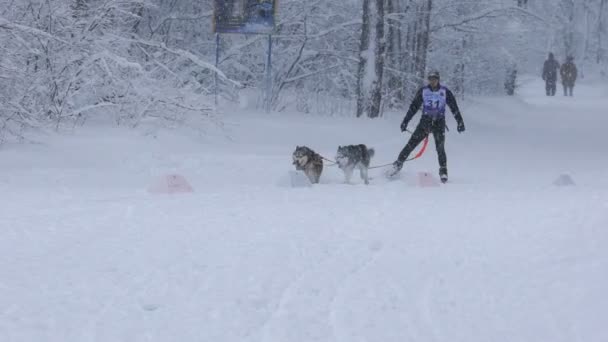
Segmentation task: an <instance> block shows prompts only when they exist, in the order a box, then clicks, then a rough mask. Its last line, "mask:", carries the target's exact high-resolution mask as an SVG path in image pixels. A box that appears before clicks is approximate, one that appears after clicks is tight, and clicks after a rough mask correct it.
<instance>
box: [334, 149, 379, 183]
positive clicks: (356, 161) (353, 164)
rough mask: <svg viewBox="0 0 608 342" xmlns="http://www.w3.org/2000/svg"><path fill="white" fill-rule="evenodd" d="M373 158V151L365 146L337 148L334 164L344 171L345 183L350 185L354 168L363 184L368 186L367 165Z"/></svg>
mask: <svg viewBox="0 0 608 342" xmlns="http://www.w3.org/2000/svg"><path fill="white" fill-rule="evenodd" d="M373 156H374V149H373V148H367V146H365V145H363V144H360V145H348V146H339V147H338V153H337V154H336V162H337V163H338V167H340V169H342V171H344V178H346V183H350V179H351V177H352V175H353V171H354V170H355V168H358V169H359V172H360V174H361V179H363V181H364V182H365V184H369V177H368V176H367V169H368V168H369V163H370V160H371V159H372V157H373Z"/></svg>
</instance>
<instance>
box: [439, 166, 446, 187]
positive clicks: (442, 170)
mask: <svg viewBox="0 0 608 342" xmlns="http://www.w3.org/2000/svg"><path fill="white" fill-rule="evenodd" d="M439 179H441V183H447V181H448V168H447V167H445V166H442V167H440V168H439Z"/></svg>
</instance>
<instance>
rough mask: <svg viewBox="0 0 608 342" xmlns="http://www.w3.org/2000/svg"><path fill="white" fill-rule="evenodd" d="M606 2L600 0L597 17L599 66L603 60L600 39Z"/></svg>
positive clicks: (602, 31)
mask: <svg viewBox="0 0 608 342" xmlns="http://www.w3.org/2000/svg"><path fill="white" fill-rule="evenodd" d="M605 5H606V0H601V2H600V10H599V15H598V28H597V63H598V64H600V63H602V61H603V60H604V50H603V47H602V38H603V33H604V6H605Z"/></svg>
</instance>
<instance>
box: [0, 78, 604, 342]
mask: <svg viewBox="0 0 608 342" xmlns="http://www.w3.org/2000/svg"><path fill="white" fill-rule="evenodd" d="M587 82H588V83H585V81H584V80H583V81H581V84H580V85H579V86H578V87H577V88H575V97H574V98H564V97H562V96H556V97H554V98H547V97H545V96H544V95H542V94H543V92H544V88H543V84H542V81H540V80H533V81H529V82H526V83H525V85H524V87H523V89H522V90H521V93H520V95H518V96H516V97H514V98H504V97H496V98H477V99H471V98H468V99H466V100H465V101H464V102H462V103H461V107H462V110H463V116H464V119H465V122H466V125H467V131H466V132H465V134H458V133H456V129H455V128H456V125H455V122H454V120H453V119H452V118H450V119H449V120H448V123H449V126H450V128H451V129H452V130H451V132H450V133H448V135H447V143H446V144H447V145H446V147H447V152H448V166H449V172H450V182H449V183H448V184H446V185H442V186H440V187H430V188H424V187H419V186H417V185H416V175H417V173H418V172H421V171H429V172H431V173H432V174H433V175H435V174H436V173H437V169H438V167H437V161H436V154H435V151H434V145H433V142H432V141H431V144H430V145H429V149H428V151H427V153H426V154H425V155H424V156H423V157H422V158H421V159H419V160H416V161H413V162H410V163H407V164H406V165H405V167H404V172H403V173H402V177H401V179H399V180H395V181H387V180H385V179H383V178H382V175H381V172H382V171H381V170H380V169H375V170H372V171H370V174H371V176H372V177H373V179H372V180H371V184H370V185H369V186H365V185H363V184H362V183H361V181H360V179H358V178H356V177H353V179H354V183H355V184H352V185H347V184H344V183H343V176H342V174H341V173H340V171H339V170H338V169H336V168H326V169H325V172H324V174H323V176H322V177H321V183H322V184H318V185H315V186H313V187H312V188H289V187H286V186H282V185H281V184H282V183H281V179H283V178H285V177H286V175H287V172H288V171H289V170H292V169H293V167H292V165H291V153H292V151H293V150H294V148H295V146H296V145H307V146H309V147H311V148H313V149H314V150H316V151H317V152H319V153H321V154H322V155H324V156H326V157H329V158H333V156H334V155H335V152H336V149H337V147H338V145H345V144H358V143H365V144H368V145H369V146H371V147H374V148H375V149H376V156H375V157H374V158H373V159H372V164H373V165H379V164H385V163H389V162H392V161H393V160H394V159H395V158H396V156H397V154H398V152H399V150H400V149H401V148H402V147H403V145H404V144H405V141H406V139H407V138H408V135H407V134H401V133H400V131H399V122H400V120H401V118H402V117H403V115H404V113H391V115H387V117H385V118H383V119H380V120H367V119H362V120H357V119H353V118H339V117H335V118H327V117H321V116H315V115H309V116H305V115H299V114H271V115H265V114H261V113H244V112H243V111H242V110H240V111H235V112H234V113H233V112H230V111H228V112H227V113H225V122H226V133H227V134H228V135H229V136H230V137H232V140H228V139H225V138H223V137H222V136H221V135H220V134H217V131H213V132H211V133H210V134H209V135H208V136H207V137H200V136H197V135H196V134H192V133H191V131H190V130H186V129H183V130H177V131H175V130H174V131H160V132H158V134H156V135H154V136H152V135H149V134H148V135H146V134H144V132H143V131H142V130H128V129H123V128H113V127H110V126H104V125H101V124H91V125H89V126H85V127H84V128H81V129H77V130H76V131H74V132H72V133H70V134H61V135H55V136H45V137H40V138H39V141H40V142H41V143H39V144H24V145H4V146H2V147H0V194H1V197H0V341H3V342H13V341H14V342H17V341H18V342H21V341H28V342H41V341H45V342H85V341H103V342H110V341H112V342H114V341H125V342H136V341H168V342H169V341H171V342H173V341H175V342H177V341H179V342H190V341H193V342H194V341H204V342H233V341H234V342H237V341H238V342H249V341H251V342H254V341H264V342H311V341H328V342H329V341H336V342H364V341H366V342H367V341H369V342H408V341H411V342H443V341H446V342H447V341H449V342H489V341H491V342H515V341H517V342H606V341H608V328H607V327H606V322H607V318H606V317H608V296H607V295H606V289H608V249H607V248H606V246H607V245H608V172H607V171H608V153H607V151H606V150H607V148H608V142H607V141H606V138H605V136H606V130H607V129H608V115H607V113H608V109H607V108H608V86H607V85H605V84H601V83H597V82H590V81H587ZM560 93H561V89H558V95H559V94H560ZM418 119H419V114H418V115H417V116H416V117H415V119H414V120H413V123H412V124H411V127H410V128H414V122H417V120H418ZM166 173H179V174H181V175H183V176H184V177H185V178H186V179H187V180H188V181H189V182H190V184H191V185H192V187H193V188H194V192H193V193H192V194H179V195H178V194H175V195H153V194H149V193H148V192H147V191H146V189H147V188H148V186H150V184H152V183H154V180H155V179H156V178H157V177H159V176H161V175H163V174H166ZM561 174H568V175H570V176H571V177H572V178H573V180H574V182H575V183H576V185H575V186H570V187H557V186H554V185H553V184H552V183H553V181H554V180H555V179H556V178H558V176H559V175H561Z"/></svg>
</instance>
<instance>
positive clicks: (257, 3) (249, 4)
mask: <svg viewBox="0 0 608 342" xmlns="http://www.w3.org/2000/svg"><path fill="white" fill-rule="evenodd" d="M277 2H278V0H214V14H213V30H214V32H215V34H216V36H215V49H216V51H215V66H216V68H217V67H218V62H219V49H220V48H219V41H220V38H219V34H220V33H242V34H267V35H268V52H267V53H268V55H267V59H266V80H265V82H264V83H265V86H264V87H263V98H264V109H265V111H266V112H267V113H269V112H270V109H271V106H272V33H273V31H274V29H275V13H276V8H277ZM218 87H219V85H218V80H217V73H216V75H215V103H216V105H217V102H218V92H219V91H218Z"/></svg>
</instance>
